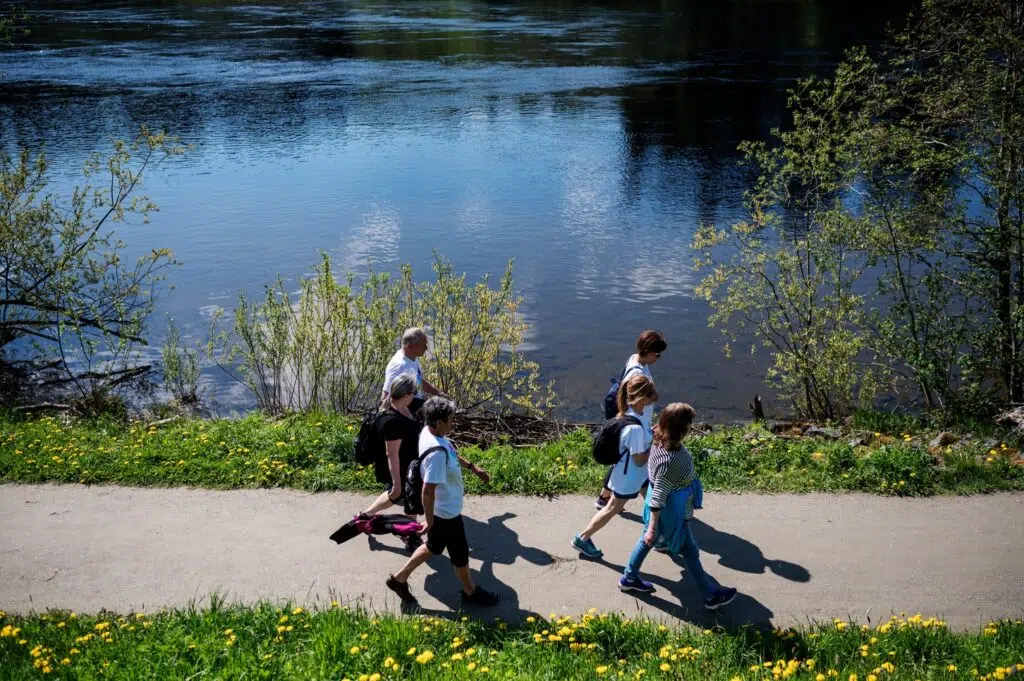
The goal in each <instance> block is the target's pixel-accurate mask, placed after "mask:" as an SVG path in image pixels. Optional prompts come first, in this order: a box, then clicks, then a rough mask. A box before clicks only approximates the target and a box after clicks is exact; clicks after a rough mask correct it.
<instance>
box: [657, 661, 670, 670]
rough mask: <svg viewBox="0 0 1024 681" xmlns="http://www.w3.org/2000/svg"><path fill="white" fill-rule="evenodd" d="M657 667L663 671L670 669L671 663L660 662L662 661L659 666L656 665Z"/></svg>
mask: <svg viewBox="0 0 1024 681" xmlns="http://www.w3.org/2000/svg"><path fill="white" fill-rule="evenodd" d="M658 669H660V670H661V671H663V672H667V671H669V670H670V669H672V665H670V664H669V663H668V662H662V663H661V666H660V667H658Z"/></svg>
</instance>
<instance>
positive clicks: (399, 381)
mask: <svg viewBox="0 0 1024 681" xmlns="http://www.w3.org/2000/svg"><path fill="white" fill-rule="evenodd" d="M389 394H390V395H391V400H392V401H395V400H400V399H402V398H403V397H408V396H409V395H415V394H416V375H415V374H412V373H406V374H399V375H398V376H395V379H394V380H393V381H391V389H390V390H389Z"/></svg>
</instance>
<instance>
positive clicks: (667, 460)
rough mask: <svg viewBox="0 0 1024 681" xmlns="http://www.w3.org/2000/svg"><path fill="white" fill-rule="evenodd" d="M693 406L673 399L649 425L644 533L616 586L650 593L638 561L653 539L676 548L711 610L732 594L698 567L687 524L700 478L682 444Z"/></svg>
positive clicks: (651, 587) (697, 499)
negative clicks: (651, 427)
mask: <svg viewBox="0 0 1024 681" xmlns="http://www.w3.org/2000/svg"><path fill="white" fill-rule="evenodd" d="M694 416H695V412H694V410H693V407H691V406H690V405H688V404H683V403H681V402H674V403H672V404H670V405H668V406H667V407H665V409H664V410H663V411H662V412H661V413H660V414H659V415H658V425H657V426H655V428H654V446H653V447H651V456H650V459H649V461H648V464H647V472H648V475H649V476H650V480H651V485H650V487H649V488H648V490H647V497H646V499H645V501H644V522H645V524H646V526H645V528H644V533H643V535H642V536H641V537H640V540H639V541H638V542H637V543H636V546H635V547H634V548H633V553H631V554H630V556H629V563H628V564H627V565H626V569H625V570H624V571H623V574H622V577H621V578H620V579H619V589H620V590H621V591H639V592H641V593H652V592H653V591H654V585H653V584H651V583H650V582H647V581H644V580H643V579H641V578H640V567H641V566H642V565H643V562H644V559H645V558H647V554H648V553H650V551H651V549H652V548H654V545H655V542H659V544H660V545H659V546H658V550H659V551H664V552H666V553H673V554H682V556H683V561H684V562H685V563H686V572H687V574H689V575H691V576H692V577H693V579H694V581H695V582H696V583H697V588H698V589H700V592H701V595H702V596H703V597H704V607H705V608H707V609H708V610H717V609H718V608H720V607H722V606H723V605H726V604H727V603H729V602H730V601H732V599H734V598H735V597H736V589H733V588H725V587H722V586H721V585H719V584H718V582H717V581H715V579H714V577H711V576H710V575H708V574H707V573H706V572H704V567H703V566H702V565H701V564H700V547H699V546H698V545H697V540H696V539H695V538H694V536H693V532H692V530H691V529H690V521H691V520H692V519H693V508H694V506H695V505H696V506H697V507H698V508H699V507H700V505H701V502H700V498H701V496H702V495H703V491H702V489H701V485H700V480H699V479H697V477H696V475H695V473H694V469H693V456H692V455H691V454H690V452H689V451H688V450H687V449H686V447H684V446H683V438H684V437H686V434H687V433H688V432H689V430H690V424H692V423H693V419H694ZM659 540H660V541H659Z"/></svg>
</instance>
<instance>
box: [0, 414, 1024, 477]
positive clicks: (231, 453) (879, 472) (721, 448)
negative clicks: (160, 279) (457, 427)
mask: <svg viewBox="0 0 1024 681" xmlns="http://www.w3.org/2000/svg"><path fill="white" fill-rule="evenodd" d="M876 423H877V422H876ZM357 425H358V424H357V423H356V422H355V421H354V420H352V419H351V418H350V417H345V416H340V415H337V414H335V413H302V414H293V415H290V416H286V417H281V418H270V417H267V416H264V415H260V414H253V415H250V416H247V417H245V418H242V419H238V420H202V419H195V418H191V419H183V420H179V421H175V422H172V423H169V424H165V425H163V426H161V427H159V428H149V427H147V426H146V425H144V424H141V423H137V424H128V425H126V424H125V422H124V421H122V420H117V419H113V418H101V419H83V420H80V421H76V422H73V423H70V424H65V423H62V422H61V421H59V420H56V419H52V418H43V419H38V420H32V419H24V418H22V417H19V416H17V415H14V414H7V415H0V482H25V483H41V482H64V483H74V482H78V483H86V484H100V483H118V484H122V485H157V486H181V485H186V486H194V487H208V488H266V487H291V488H296V489H305V490H309V491H313V492H319V491H327V490H348V491H363V492H378V491H380V484H379V483H378V482H377V481H376V480H375V479H374V476H373V469H372V467H366V468H364V467H362V466H359V465H357V464H356V463H355V462H354V461H353V456H352V438H353V436H354V434H355V430H356V427H357ZM887 433H893V434H894V435H889V434H887ZM453 437H454V439H455V440H456V441H458V432H456V433H455V434H454V435H453ZM931 437H932V434H931V432H928V431H920V430H915V429H909V428H908V429H895V430H880V431H876V432H870V431H869V432H868V433H867V434H866V441H867V442H868V445H867V446H851V444H850V443H849V442H843V441H839V442H832V441H827V440H818V439H813V438H805V439H799V440H789V439H783V438H779V437H775V436H773V435H771V434H770V433H767V432H765V431H763V430H760V429H758V428H754V429H752V430H745V429H743V428H727V429H724V430H721V431H716V432H714V433H711V434H709V435H707V436H704V437H696V438H692V439H689V440H687V446H688V447H689V449H690V451H691V452H693V454H694V456H695V457H696V459H697V461H696V465H697V472H698V474H699V475H700V477H701V480H702V481H703V482H704V484H705V486H706V487H707V488H708V489H709V490H730V491H758V492H810V491H825V492H838V491H851V492H853V491H859V492H869V493H872V494H884V495H896V496H923V495H931V494H937V493H947V494H948V493H953V494H971V493H977V492H992V491H997V490H1024V459H1021V458H1020V450H1019V447H1020V443H1019V442H1017V441H1016V440H1015V439H1007V440H1003V441H999V440H991V441H982V439H981V438H979V437H975V438H974V439H971V440H966V441H964V442H962V443H959V444H956V445H954V446H952V447H949V448H948V449H943V450H941V451H936V452H931V451H929V450H928V449H927V444H928V442H929V441H930V438H931ZM461 451H462V453H463V454H464V455H465V456H467V457H468V458H469V459H470V460H471V461H474V462H476V463H479V464H480V465H481V466H483V467H484V468H485V469H487V470H488V472H489V473H490V474H491V483H490V484H489V485H486V486H485V485H483V484H482V483H480V481H479V480H478V479H477V478H476V477H475V476H468V477H467V478H466V489H467V491H469V493H471V494H522V495H532V494H537V495H545V496H546V495H554V494H573V493H591V492H596V491H597V490H598V489H599V488H600V486H601V483H602V481H603V479H604V474H605V470H606V468H605V467H604V466H599V465H598V464H596V463H594V461H593V459H592V458H591V455H590V434H589V433H588V432H587V431H585V430H578V431H575V432H573V433H571V434H569V435H566V436H564V437H562V438H559V439H558V440H555V441H553V442H550V443H548V444H545V445H542V446H538V447H511V446H508V445H495V446H492V447H489V448H486V449H479V448H476V447H464V448H462V449H461Z"/></svg>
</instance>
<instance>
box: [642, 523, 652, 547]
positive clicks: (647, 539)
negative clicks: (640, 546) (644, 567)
mask: <svg viewBox="0 0 1024 681" xmlns="http://www.w3.org/2000/svg"><path fill="white" fill-rule="evenodd" d="M644 546H646V547H647V548H651V547H652V546H654V528H653V527H652V528H650V529H649V530H647V531H646V532H644Z"/></svg>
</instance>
